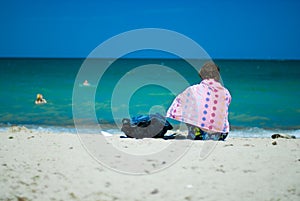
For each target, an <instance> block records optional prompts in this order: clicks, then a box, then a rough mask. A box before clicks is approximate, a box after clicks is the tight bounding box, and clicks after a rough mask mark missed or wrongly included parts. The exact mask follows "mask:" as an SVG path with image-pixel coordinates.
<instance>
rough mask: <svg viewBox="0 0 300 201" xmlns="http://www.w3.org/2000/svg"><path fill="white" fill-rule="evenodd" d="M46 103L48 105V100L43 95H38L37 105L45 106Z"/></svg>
mask: <svg viewBox="0 0 300 201" xmlns="http://www.w3.org/2000/svg"><path fill="white" fill-rule="evenodd" d="M45 103H47V101H46V99H44V98H43V95H42V94H37V95H36V100H35V104H45Z"/></svg>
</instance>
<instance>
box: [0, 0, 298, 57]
mask: <svg viewBox="0 0 300 201" xmlns="http://www.w3.org/2000/svg"><path fill="white" fill-rule="evenodd" d="M299 11H300V1H298V0H282V1H278V0H273V1H264V0H261V1H256V0H252V1H243V0H229V1H223V0H211V1H201V0H199V1H197V0H194V1H190V0H184V1H178V0H173V1H163V0H159V1H158V0H151V1H142V0H138V1H125V0H124V1H120V0H117V1H113V0H111V1H101V0H100V1H88V0H86V1H76V0H72V1H71V0H63V1H61V0H59V1H57V0H52V1H36V0H34V1H29V0H28V1H16V0H11V1H6V2H2V3H1V7H0V23H1V30H0V57H55V58H57V57H86V56H87V55H88V54H89V53H90V52H91V51H92V50H93V49H94V48H96V47H97V46H98V45H99V44H100V43H102V42H104V41H105V40H107V39H109V38H110V37H113V36H115V35H117V34H120V33H122V32H125V31H129V30H132V29H140V28H150V27H151V28H163V29H170V30H173V31H176V32H179V33H181V34H184V35H186V36H188V37H190V38H191V39H193V40H194V41H196V42H197V43H198V44H199V45H201V46H202V47H203V48H204V49H205V50H206V51H207V52H208V53H209V55H210V56H211V57H212V58H222V59H300V12H299Z"/></svg>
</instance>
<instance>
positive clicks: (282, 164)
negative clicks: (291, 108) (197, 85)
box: [0, 130, 300, 201]
mask: <svg viewBox="0 0 300 201" xmlns="http://www.w3.org/2000/svg"><path fill="white" fill-rule="evenodd" d="M95 137H96V136H95ZM110 141H111V142H114V143H116V144H121V145H122V146H123V147H126V148H127V147H128V148H130V147H135V149H140V150H141V152H142V150H144V149H145V150H147V149H149V147H165V146H167V145H168V143H172V141H171V140H167V141H166V140H161V139H143V140H136V139H120V138H118V137H115V136H114V137H111V138H110ZM178 141H180V140H178ZM185 141H188V140H185ZM274 141H276V143H277V144H276V145H273V144H272V142H274ZM180 143H184V141H181V142H180ZM191 143H192V144H191V148H190V149H189V150H188V151H187V152H186V153H185V154H184V155H183V157H182V158H181V159H180V160H178V161H177V162H176V163H174V164H173V165H171V166H170V167H168V168H165V169H163V170H161V171H158V172H155V173H152V172H149V171H146V170H145V172H144V175H131V174H125V173H119V172H116V171H113V170H111V169H110V168H107V167H104V166H102V165H101V164H100V163H99V162H97V161H96V160H95V159H94V158H93V157H92V156H91V155H90V154H89V153H88V152H87V151H86V149H85V148H84V147H83V146H82V144H81V141H80V140H79V138H78V136H77V135H75V134H67V133H64V134H51V133H37V132H29V131H26V130H21V131H20V132H2V133H0V200H5V201H8V200H18V201H27V200H45V201H46V200H53V201H54V200H75V201H76V200H91V201H97V200H99V201H108V200H136V201H139V200H172V201H173V200H181V201H185V200H186V201H191V200H195V201H196V200H197V201H198V200H218V201H219V200H230V201H232V200H264V201H277V200H295V201H296V200H297V201H298V200H300V187H299V186H300V140H299V139H276V140H273V139H271V138H270V139H267V138H230V137H229V138H228V139H227V140H226V141H225V142H218V143H217V144H216V146H215V148H214V149H213V150H212V151H211V153H210V154H209V155H208V156H207V157H206V158H205V159H203V158H201V157H200V155H199V153H200V152H199V150H201V149H203V146H205V143H207V142H203V141H194V142H191ZM206 145H207V144H206ZM150 149H151V148H150ZM103 154H104V155H105V154H106V153H103ZM111 157H112V158H114V157H113V156H111ZM120 157H121V156H120ZM120 157H119V158H117V157H115V160H120ZM166 161H167V160H166ZM149 162H150V163H151V165H152V167H155V166H159V165H161V164H162V163H161V161H159V160H152V161H149ZM167 162H168V161H167ZM163 163H166V162H164V161H163Z"/></svg>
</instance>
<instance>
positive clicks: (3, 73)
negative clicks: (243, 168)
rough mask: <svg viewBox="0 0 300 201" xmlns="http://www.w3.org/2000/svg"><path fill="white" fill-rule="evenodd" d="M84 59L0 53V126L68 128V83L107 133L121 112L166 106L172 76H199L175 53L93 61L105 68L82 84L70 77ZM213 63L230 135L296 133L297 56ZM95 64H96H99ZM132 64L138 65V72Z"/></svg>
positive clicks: (299, 131)
mask: <svg viewBox="0 0 300 201" xmlns="http://www.w3.org/2000/svg"><path fill="white" fill-rule="evenodd" d="M83 62H84V59H0V77H1V79H0V97H1V100H0V129H2V130H4V129H8V127H9V126H11V125H25V126H26V127H29V128H31V129H40V130H45V131H49V130H51V131H56V132H57V131H61V132H63V131H68V132H74V133H75V132H76V130H75V129H74V119H73V112H72V106H74V102H73V94H74V90H82V91H83V93H82V94H83V95H84V94H85V93H86V94H87V97H90V96H89V95H88V94H91V93H92V95H93V93H94V96H93V99H89V100H86V102H83V103H82V104H80V107H82V108H83V110H84V105H85V104H86V105H89V104H92V106H94V110H95V113H96V117H95V118H96V120H97V122H99V123H100V124H101V125H105V126H103V128H105V129H106V130H108V131H109V132H113V133H118V132H119V129H118V127H117V125H116V122H115V121H116V120H117V121H120V119H122V118H125V117H126V118H127V117H128V116H127V115H126V114H127V113H124V111H128V115H129V116H137V115H140V114H148V113H149V112H150V113H151V112H155V111H156V109H157V110H158V111H162V112H163V111H164V110H166V109H167V108H168V106H169V105H170V104H171V103H172V101H173V99H174V98H175V95H176V93H179V92H180V91H182V90H184V88H185V87H186V85H184V84H183V83H182V82H181V81H180V79H178V76H177V75H180V76H182V78H184V79H185V80H186V81H187V82H188V85H192V84H196V83H199V82H200V79H199V77H198V75H197V72H196V71H195V69H193V68H192V67H191V66H190V65H189V64H188V63H186V62H185V61H183V60H180V59H118V60H116V61H115V62H113V63H112V61H111V60H109V59H106V60H102V61H101V62H100V64H107V65H108V66H109V67H108V69H107V70H106V71H105V72H103V75H102V77H101V78H99V76H98V75H96V74H94V75H91V74H87V75H86V79H88V80H89V82H90V84H91V85H90V86H89V87H85V86H83V85H82V83H83V81H84V79H83V78H82V76H81V77H80V79H79V78H78V77H77V75H78V72H79V70H80V68H81V67H82V64H83ZM215 62H216V63H217V64H218V65H219V66H220V69H221V76H222V79H223V83H224V85H225V87H226V88H228V90H229V91H230V93H231V95H232V103H231V105H230V108H229V121H230V124H231V126H232V129H231V130H232V136H240V137H244V136H246V137H247V136H254V137H260V136H261V137H265V136H269V134H270V133H274V132H282V133H290V134H293V135H296V136H297V137H300V101H299V98H300V90H299V87H300V61H284V60H280V61H278V60H276V61H273V60H215ZM100 64H99V65H98V66H96V67H97V68H99V69H101V68H102V66H101V65H100ZM150 64H151V65H153V64H156V65H160V66H165V67H167V68H168V69H169V70H168V69H167V70H166V69H165V70H162V71H159V70H155V71H153V72H152V71H151V70H149V71H148V70H145V69H149V68H151V66H146V67H145V65H150ZM137 67H143V69H142V71H138V70H137V69H138V68H137ZM153 69H154V68H153ZM172 70H173V71H172ZM172 72H176V73H175V74H174V75H173V74H172ZM169 74H172V76H169ZM76 78H77V79H76ZM97 79H100V80H99V82H98V80H97ZM143 80H145V83H146V84H145V83H144V84H143V83H142V82H141V81H143ZM37 93H41V94H43V96H44V98H45V99H46V100H47V101H48V103H47V104H44V105H35V104H34V101H35V98H36V94H37ZM128 97H129V98H128ZM83 99H84V97H83ZM160 107H161V108H160ZM88 112H89V111H88V110H87V111H83V112H82V116H81V118H82V119H81V120H82V122H88V121H89V118H88V116H89V115H85V113H88ZM85 118H86V119H85ZM172 123H175V124H176V122H172ZM87 127H88V126H87Z"/></svg>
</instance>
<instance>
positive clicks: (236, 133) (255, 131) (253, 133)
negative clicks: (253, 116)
mask: <svg viewBox="0 0 300 201" xmlns="http://www.w3.org/2000/svg"><path fill="white" fill-rule="evenodd" d="M275 133H281V134H288V135H293V136H295V137H296V138H300V129H298V130H283V129H264V128H257V127H251V128H243V129H236V130H232V131H230V133H229V135H228V136H230V137H245V138H250V137H253V138H270V137H271V135H272V134H275Z"/></svg>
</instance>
